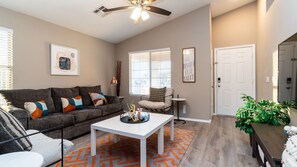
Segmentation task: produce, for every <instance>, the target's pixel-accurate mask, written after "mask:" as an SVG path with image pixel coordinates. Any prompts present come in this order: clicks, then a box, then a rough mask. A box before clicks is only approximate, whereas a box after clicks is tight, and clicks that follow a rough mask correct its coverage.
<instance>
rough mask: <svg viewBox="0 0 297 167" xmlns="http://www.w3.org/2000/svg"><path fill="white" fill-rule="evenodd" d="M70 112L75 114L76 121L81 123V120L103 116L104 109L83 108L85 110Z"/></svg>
mask: <svg viewBox="0 0 297 167" xmlns="http://www.w3.org/2000/svg"><path fill="white" fill-rule="evenodd" d="M68 114H70V115H73V116H74V120H75V123H80V122H84V121H87V120H91V119H95V118H98V117H101V116H102V111H101V110H99V109H83V110H75V111H72V112H70V113H68ZM68 114H67V115H68Z"/></svg>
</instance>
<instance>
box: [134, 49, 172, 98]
mask: <svg viewBox="0 0 297 167" xmlns="http://www.w3.org/2000/svg"><path fill="white" fill-rule="evenodd" d="M129 66H130V68H129V74H130V75H129V85H130V86H129V92H130V94H133V95H148V94H149V90H150V87H154V88H161V87H169V88H170V87H171V52H170V50H169V49H162V50H154V51H143V52H137V53H130V54H129Z"/></svg>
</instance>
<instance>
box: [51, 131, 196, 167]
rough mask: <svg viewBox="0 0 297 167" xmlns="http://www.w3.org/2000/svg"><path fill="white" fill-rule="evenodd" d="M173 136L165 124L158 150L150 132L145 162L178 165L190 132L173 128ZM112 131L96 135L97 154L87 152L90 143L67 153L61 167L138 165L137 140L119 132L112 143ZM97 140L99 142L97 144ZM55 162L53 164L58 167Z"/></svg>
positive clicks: (150, 166) (153, 165)
mask: <svg viewBox="0 0 297 167" xmlns="http://www.w3.org/2000/svg"><path fill="white" fill-rule="evenodd" d="M174 132H175V134H174V136H175V140H174V141H171V140H170V129H169V127H165V128H164V153H163V154H162V155H159V154H158V135H157V134H153V135H152V136H150V137H149V138H148V139H147V166H148V167H163V166H170V167H173V166H178V164H179V163H180V160H181V159H182V157H183V155H184V153H185V152H186V150H187V148H188V146H189V145H190V143H191V141H192V139H193V137H194V132H193V131H189V130H185V129H178V128H175V129H174ZM113 139H114V135H112V134H105V135H103V136H102V137H100V138H98V139H97V155H96V156H94V157H92V156H91V149H90V144H88V145H86V147H83V148H80V149H78V150H76V151H73V152H71V153H69V154H67V155H66V156H65V157H64V166H65V167H70V166H71V167H81V166H82V167H84V166H86V167H87V166H88V167H95V166H96V167H97V166H98V167H137V166H140V141H139V140H137V139H132V138H128V137H123V136H120V141H119V142H117V143H114V140H113ZM99 143H100V146H98V144H99ZM59 166H60V163H57V164H56V165H55V167H59Z"/></svg>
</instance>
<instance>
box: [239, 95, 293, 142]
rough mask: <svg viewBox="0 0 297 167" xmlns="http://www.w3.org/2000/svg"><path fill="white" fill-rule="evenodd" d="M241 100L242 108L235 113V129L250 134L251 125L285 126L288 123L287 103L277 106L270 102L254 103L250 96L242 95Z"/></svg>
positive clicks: (288, 106)
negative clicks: (242, 102)
mask: <svg viewBox="0 0 297 167" xmlns="http://www.w3.org/2000/svg"><path fill="white" fill-rule="evenodd" d="M241 99H242V100H243V101H244V106H243V107H241V108H239V109H238V110H237V112H236V122H235V127H237V128H239V129H240V130H243V131H245V133H247V134H250V137H251V134H252V132H253V130H252V126H251V123H252V122H255V123H265V124H271V125H287V124H289V123H290V117H289V115H288V110H289V108H290V105H289V103H288V102H286V103H284V104H278V103H276V102H273V101H270V100H263V99H261V100H259V101H256V100H255V99H253V98H252V97H251V96H247V95H243V96H242V97H241Z"/></svg>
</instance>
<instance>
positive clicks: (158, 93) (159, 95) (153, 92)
mask: <svg viewBox="0 0 297 167" xmlns="http://www.w3.org/2000/svg"><path fill="white" fill-rule="evenodd" d="M165 92H166V87H164V88H150V99H149V101H153V102H165Z"/></svg>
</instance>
